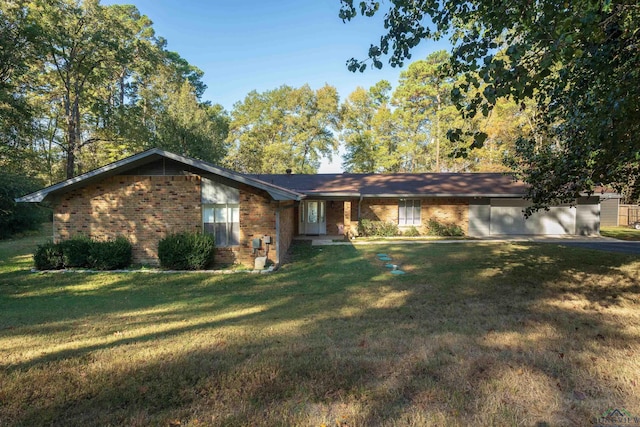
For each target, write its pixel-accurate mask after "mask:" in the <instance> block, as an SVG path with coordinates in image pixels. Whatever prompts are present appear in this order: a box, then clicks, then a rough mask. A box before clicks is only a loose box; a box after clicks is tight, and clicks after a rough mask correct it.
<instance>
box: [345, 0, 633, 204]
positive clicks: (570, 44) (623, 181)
mask: <svg viewBox="0 0 640 427" xmlns="http://www.w3.org/2000/svg"><path fill="white" fill-rule="evenodd" d="M341 4H342V7H341V10H340V17H341V18H342V19H343V20H349V19H352V18H353V17H355V16H356V15H357V14H362V15H367V16H372V15H374V14H375V13H377V12H378V11H379V9H380V2H378V1H376V0H363V1H360V2H357V5H356V2H354V1H353V0H341ZM384 23H385V32H384V33H383V34H382V36H381V38H380V40H379V42H378V43H377V44H374V45H372V46H371V47H370V49H369V52H368V56H369V60H370V61H372V63H373V65H374V66H375V67H378V68H379V67H381V66H382V58H383V57H384V56H385V55H388V56H389V62H390V63H391V65H393V66H397V65H402V64H403V63H404V61H405V60H406V59H408V58H410V57H411V50H412V49H413V48H414V47H415V46H416V45H418V44H419V43H420V42H422V41H424V40H427V39H438V38H440V37H442V36H444V35H447V36H449V37H450V40H451V42H452V44H453V46H454V47H453V51H452V60H451V68H452V72H454V73H463V74H464V75H465V77H466V79H465V82H463V83H462V84H460V85H459V86H458V88H457V89H454V91H453V92H452V93H453V95H454V100H459V99H460V97H462V96H463V92H465V91H467V90H469V89H471V90H473V89H478V88H480V87H481V86H482V87H483V89H482V92H481V93H478V94H477V95H476V96H474V98H473V99H472V100H471V102H468V103H467V104H466V105H462V104H460V105H459V106H460V108H461V109H462V110H463V111H464V112H465V113H466V114H467V115H468V116H474V115H475V114H476V113H482V114H483V115H485V116H486V115H488V114H489V111H490V110H491V109H492V108H493V107H494V106H495V104H496V102H497V100H498V99H499V98H508V99H511V100H513V101H514V102H515V103H516V104H518V105H519V104H520V103H521V102H523V101H527V100H532V101H533V102H535V104H536V105H535V107H536V111H537V115H536V122H535V132H534V135H535V137H527V136H523V137H522V138H521V140H520V141H519V142H518V144H517V151H516V153H515V157H514V161H513V165H514V166H515V167H517V169H518V171H519V173H520V176H521V177H522V178H523V179H525V180H526V181H527V182H528V183H529V184H531V186H532V189H531V192H530V197H531V198H532V200H533V202H534V205H535V206H534V207H535V208H539V207H543V206H545V205H548V204H550V203H555V202H563V201H573V200H575V198H576V196H578V195H579V194H580V192H582V191H592V190H593V189H594V188H595V186H596V185H597V184H599V183H604V184H612V185H614V186H616V188H618V189H623V188H625V187H626V188H627V189H628V191H629V193H630V194H634V195H635V196H634V198H635V199H637V198H638V196H639V195H640V179H638V176H640V139H639V138H638V137H637V135H638V134H639V133H640V85H638V84H637V82H638V81H639V78H640V49H638V45H639V44H640V5H638V4H637V2H635V1H627V0H612V1H597V2H594V1H590V0H578V1H571V2H566V1H564V0H562V1H561V0H541V1H535V2H529V1H526V2H514V1H495V0H472V1H467V0H444V1H440V0H419V1H411V2H408V1H394V2H392V3H390V5H389V7H388V9H387V10H386V14H385V18H384ZM348 67H349V68H350V69H351V70H360V71H363V70H364V69H365V68H366V67H367V63H366V61H359V60H356V59H351V60H350V61H348ZM460 135H461V133H460V132H453V133H452V134H451V136H452V138H453V139H455V138H456V137H457V136H460ZM485 139H486V134H482V133H478V134H476V135H475V138H474V141H473V143H472V144H470V148H477V147H480V146H482V144H483V142H484V141H485Z"/></svg>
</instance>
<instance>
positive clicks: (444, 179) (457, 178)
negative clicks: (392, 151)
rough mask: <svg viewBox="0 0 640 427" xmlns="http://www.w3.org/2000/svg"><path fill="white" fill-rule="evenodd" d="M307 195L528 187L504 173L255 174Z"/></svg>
mask: <svg viewBox="0 0 640 427" xmlns="http://www.w3.org/2000/svg"><path fill="white" fill-rule="evenodd" d="M251 176H253V177H255V178H257V179H260V180H262V181H265V182H267V183H270V184H274V185H277V186H280V187H284V188H288V189H291V190H293V191H295V192H298V193H303V194H306V195H307V196H313V195H316V196H331V195H335V196H338V195H345V196H349V195H352V196H355V195H362V196H364V197H375V196H383V197H384V196H386V197H394V196H395V197H402V196H450V197H453V196H478V197H479V196H484V197H501V196H503V197H504V196H524V195H525V194H526V192H527V186H526V184H524V183H523V182H520V181H515V180H514V178H513V177H512V176H511V175H508V174H503V173H416V174H408V173H395V174H350V173H342V174H315V175H297V174H291V175H271V174H260V175H251Z"/></svg>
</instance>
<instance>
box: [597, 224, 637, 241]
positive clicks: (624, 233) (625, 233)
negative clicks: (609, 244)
mask: <svg viewBox="0 0 640 427" xmlns="http://www.w3.org/2000/svg"><path fill="white" fill-rule="evenodd" d="M600 234H601V235H602V236H605V237H613V238H614V239H620V240H633V241H640V230H636V229H634V228H631V227H602V228H601V229H600Z"/></svg>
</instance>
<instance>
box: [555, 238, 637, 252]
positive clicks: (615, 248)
mask: <svg viewBox="0 0 640 427" xmlns="http://www.w3.org/2000/svg"><path fill="white" fill-rule="evenodd" d="M560 244H561V245H564V246H574V247H576V246H577V247H579V248H586V249H595V250H598V251H607V252H621V253H625V254H634V255H640V242H626V241H622V240H615V241H613V242H612V241H605V242H602V241H593V242H582V241H581V242H562V243H560Z"/></svg>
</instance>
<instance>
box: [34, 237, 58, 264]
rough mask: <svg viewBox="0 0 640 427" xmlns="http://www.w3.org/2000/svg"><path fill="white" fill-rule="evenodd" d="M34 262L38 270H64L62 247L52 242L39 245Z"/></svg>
mask: <svg viewBox="0 0 640 427" xmlns="http://www.w3.org/2000/svg"><path fill="white" fill-rule="evenodd" d="M33 261H34V263H35V267H36V268H37V269H38V270H60V269H61V268H64V260H63V255H62V247H61V246H60V244H59V243H53V242H51V241H49V242H46V243H43V244H42V245H38V247H37V248H36V251H35V252H34V254H33Z"/></svg>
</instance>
